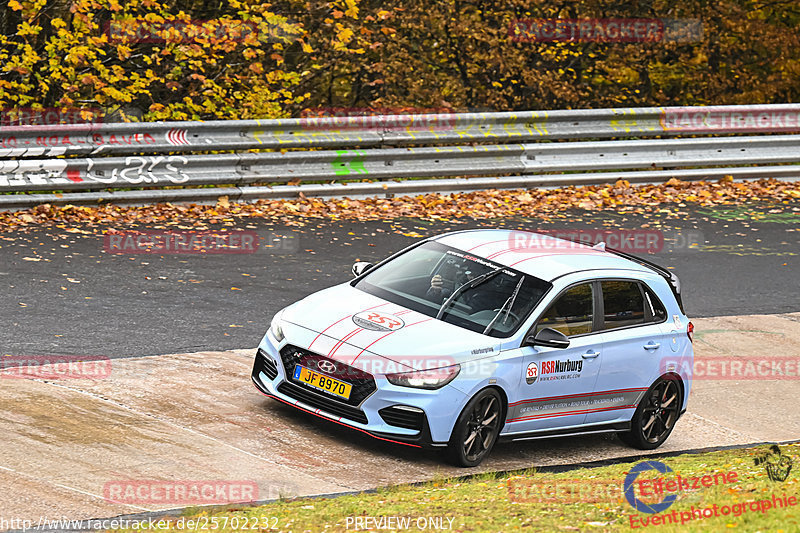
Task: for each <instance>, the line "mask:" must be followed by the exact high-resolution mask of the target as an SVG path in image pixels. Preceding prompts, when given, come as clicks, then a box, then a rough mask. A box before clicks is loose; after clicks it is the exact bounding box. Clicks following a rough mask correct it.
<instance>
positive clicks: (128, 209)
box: [0, 177, 800, 231]
mask: <svg viewBox="0 0 800 533" xmlns="http://www.w3.org/2000/svg"><path fill="white" fill-rule="evenodd" d="M797 199H800V182H790V181H779V180H774V179H763V180H758V181H749V182H735V181H733V180H732V179H731V178H730V177H726V178H723V179H721V180H719V181H718V182H708V181H699V182H683V181H679V180H677V179H674V178H673V179H671V180H669V181H667V182H666V183H663V184H657V185H640V186H632V185H631V184H629V183H628V182H627V181H625V180H619V181H617V182H616V183H615V184H613V185H612V184H609V185H593V186H585V187H564V188H560V189H549V190H544V189H530V190H522V189H516V190H488V191H477V192H466V193H457V194H451V195H442V194H425V195H419V196H402V197H396V198H369V199H362V200H353V199H346V198H344V199H341V198H337V199H328V200H325V199H319V198H299V199H296V200H259V201H256V202H254V203H234V202H230V201H229V200H228V198H226V197H221V198H220V199H219V201H218V202H217V204H216V205H197V204H170V203H165V204H156V205H148V206H118V205H114V204H104V205H98V206H73V205H66V206H53V205H50V204H44V205H39V206H37V207H35V208H32V209H27V210H22V211H4V212H0V231H10V230H14V229H17V228H20V227H26V226H41V225H55V226H60V227H64V226H76V225H78V226H81V227H84V228H86V229H91V228H99V227H105V226H108V225H109V224H159V223H161V224H164V225H179V226H187V227H203V226H205V225H206V224H234V223H235V222H236V221H237V219H243V218H260V219H265V220H272V221H280V222H282V223H285V224H287V225H304V224H305V223H306V222H308V221H309V219H319V218H328V219H358V220H376V219H379V220H387V219H394V218H400V217H411V218H420V219H433V220H437V219H438V220H442V219H444V220H450V221H453V222H457V221H458V220H459V219H466V218H470V219H496V218H502V217H508V216H524V217H534V218H540V219H542V220H552V219H558V218H561V217H563V216H565V215H564V213H565V211H566V210H568V209H575V208H577V209H582V210H586V211H598V210H605V209H613V210H615V211H623V212H632V213H642V212H648V211H651V210H653V209H654V208H656V207H657V206H661V205H671V206H677V207H686V206H687V205H689V204H695V205H701V206H712V205H720V204H722V205H725V204H740V203H744V202H758V201H762V200H763V201H768V202H770V203H773V204H774V203H776V202H782V203H790V202H792V201H793V200H797Z"/></svg>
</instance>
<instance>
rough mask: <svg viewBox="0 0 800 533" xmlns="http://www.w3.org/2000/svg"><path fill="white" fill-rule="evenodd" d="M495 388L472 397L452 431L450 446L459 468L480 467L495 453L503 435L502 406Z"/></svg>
mask: <svg viewBox="0 0 800 533" xmlns="http://www.w3.org/2000/svg"><path fill="white" fill-rule="evenodd" d="M501 401H502V400H501V398H500V394H499V393H498V392H497V391H496V390H495V389H484V390H482V391H481V392H479V393H478V394H476V395H475V397H474V398H472V399H471V400H470V401H469V403H467V406H466V407H464V410H463V411H461V415H460V416H459V417H458V420H457V421H456V426H455V428H453V434H452V436H451V437H450V444H449V445H448V447H447V453H448V459H449V460H450V462H451V463H453V464H454V465H456V466H478V465H479V464H480V463H481V461H483V460H484V459H485V458H486V457H487V456H488V455H489V452H490V451H491V450H492V446H494V443H495V441H496V440H497V434H498V433H499V432H500V427H501V422H502V421H501V417H502V416H503V407H502V404H501Z"/></svg>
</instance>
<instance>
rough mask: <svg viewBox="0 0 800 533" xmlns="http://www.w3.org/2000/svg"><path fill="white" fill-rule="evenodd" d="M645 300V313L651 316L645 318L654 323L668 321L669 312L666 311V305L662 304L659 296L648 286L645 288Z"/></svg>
mask: <svg viewBox="0 0 800 533" xmlns="http://www.w3.org/2000/svg"><path fill="white" fill-rule="evenodd" d="M644 298H645V308H644V310H645V313H647V314H649V316H648V317H645V318H649V319H650V321H651V322H654V323H660V322H664V321H665V320H666V319H667V310H666V309H664V304H662V303H661V300H659V299H658V296H656V295H655V293H654V292H653V291H651V290H650V289H649V288H648V287H647V286H645V287H644Z"/></svg>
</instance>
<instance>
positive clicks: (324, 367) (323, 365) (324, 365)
mask: <svg viewBox="0 0 800 533" xmlns="http://www.w3.org/2000/svg"><path fill="white" fill-rule="evenodd" d="M317 368H319V369H320V370H321V371H323V372H328V373H329V374H330V373H333V372H336V365H335V364H333V363H331V362H330V361H326V360H324V359H323V360H321V361H317Z"/></svg>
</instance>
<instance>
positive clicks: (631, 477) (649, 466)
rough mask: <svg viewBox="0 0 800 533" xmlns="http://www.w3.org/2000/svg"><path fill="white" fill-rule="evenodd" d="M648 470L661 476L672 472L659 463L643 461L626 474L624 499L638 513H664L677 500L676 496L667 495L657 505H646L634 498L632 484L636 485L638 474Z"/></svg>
mask: <svg viewBox="0 0 800 533" xmlns="http://www.w3.org/2000/svg"><path fill="white" fill-rule="evenodd" d="M649 470H655V471H657V472H659V473H661V474H667V473H670V472H672V469H671V468H670V467H668V466H667V465H665V464H664V463H662V462H659V461H643V462H641V463H639V464H637V465H636V466H634V467H633V468H631V471H630V472H628V475H627V476H625V483H624V484H623V486H622V488H623V492H624V494H625V499H626V500H628V503H629V504H631V506H632V507H633V508H634V509H636V510H637V511H639V512H640V513H650V514H656V513H660V512H661V511H665V510H667V509H669V506H670V505H672V504H673V503H675V500H676V499H677V498H678V495H677V494H667V495H666V496H664V498H663V499H662V500H661V501H660V502H658V503H646V502H643V501H642V500H640V499H639V498H637V497H636V494H635V492H634V490H633V487H634V484H635V483H636V479H637V478H638V477H639V474H641V473H642V472H647V471H649Z"/></svg>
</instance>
